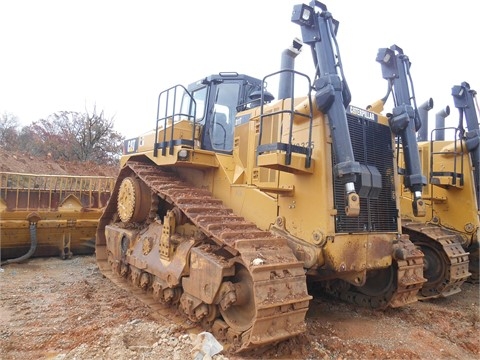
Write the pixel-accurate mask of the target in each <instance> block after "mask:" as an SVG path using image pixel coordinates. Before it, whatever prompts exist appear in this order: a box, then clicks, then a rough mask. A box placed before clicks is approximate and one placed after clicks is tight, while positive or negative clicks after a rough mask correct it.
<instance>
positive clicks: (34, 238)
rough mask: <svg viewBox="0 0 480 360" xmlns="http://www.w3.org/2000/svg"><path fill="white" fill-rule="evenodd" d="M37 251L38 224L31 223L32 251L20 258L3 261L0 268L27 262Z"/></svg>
mask: <svg viewBox="0 0 480 360" xmlns="http://www.w3.org/2000/svg"><path fill="white" fill-rule="evenodd" d="M36 249H37V223H36V222H30V249H29V250H28V252H27V253H26V254H24V255H22V256H20V257H17V258H14V259H8V260H6V261H3V262H2V263H0V266H3V265H7V264H13V263H20V262H22V261H25V260H27V259H28V258H30V257H31V256H32V255H33V254H34V253H35V250H36Z"/></svg>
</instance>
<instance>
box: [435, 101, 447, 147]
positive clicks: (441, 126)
mask: <svg viewBox="0 0 480 360" xmlns="http://www.w3.org/2000/svg"><path fill="white" fill-rule="evenodd" d="M448 115H450V106H448V105H447V106H446V107H445V108H444V109H442V110H440V111H439V112H437V114H436V116H435V129H436V131H435V140H445V118H446V117H447V116H448Z"/></svg>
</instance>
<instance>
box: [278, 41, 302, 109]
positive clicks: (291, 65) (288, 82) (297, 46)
mask: <svg viewBox="0 0 480 360" xmlns="http://www.w3.org/2000/svg"><path fill="white" fill-rule="evenodd" d="M302 46H303V42H302V40H300V39H298V38H295V39H293V42H292V46H290V47H289V48H288V49H285V50H283V52H282V62H281V65H280V70H295V58H296V57H297V55H298V54H300V51H301V50H302ZM293 75H294V74H293V73H291V72H290V71H284V72H282V73H281V74H280V83H279V85H278V99H279V100H283V99H290V98H292V97H293V78H294V76H293Z"/></svg>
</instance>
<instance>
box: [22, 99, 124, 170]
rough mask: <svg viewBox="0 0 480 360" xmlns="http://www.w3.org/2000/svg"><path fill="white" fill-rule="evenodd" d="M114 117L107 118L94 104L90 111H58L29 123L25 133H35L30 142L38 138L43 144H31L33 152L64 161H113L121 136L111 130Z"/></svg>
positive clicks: (109, 162) (119, 151)
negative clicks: (39, 145) (38, 145)
mask: <svg viewBox="0 0 480 360" xmlns="http://www.w3.org/2000/svg"><path fill="white" fill-rule="evenodd" d="M113 125H114V121H113V118H111V119H107V118H106V117H105V115H104V113H103V111H101V112H100V113H97V110H96V107H94V108H93V111H92V112H88V111H86V112H85V113H80V112H74V111H60V112H56V113H53V114H51V115H50V116H48V118H47V119H41V120H39V121H36V122H34V123H32V125H31V126H30V129H28V131H26V133H30V134H31V135H32V134H34V136H33V138H32V140H34V141H33V143H34V144H33V145H35V144H37V142H36V140H38V138H40V139H41V141H42V146H41V147H40V148H38V147H37V146H32V149H31V150H34V149H35V151H37V152H38V153H37V154H35V155H47V154H50V155H51V156H52V157H53V158H56V159H63V160H66V161H92V162H95V163H99V164H112V163H114V162H116V161H117V160H118V157H119V155H120V154H121V151H122V141H123V137H122V135H121V134H120V133H118V132H116V131H114V130H113Z"/></svg>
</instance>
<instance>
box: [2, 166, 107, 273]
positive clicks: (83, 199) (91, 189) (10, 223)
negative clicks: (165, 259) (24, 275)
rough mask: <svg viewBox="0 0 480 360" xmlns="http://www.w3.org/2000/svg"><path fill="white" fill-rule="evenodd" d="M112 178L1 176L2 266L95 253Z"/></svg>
mask: <svg viewBox="0 0 480 360" xmlns="http://www.w3.org/2000/svg"><path fill="white" fill-rule="evenodd" d="M114 182H115V179H114V178H113V177H105V176H71V175H40V174H26V173H13V172H0V250H1V259H2V265H5V264H9V263H16V262H22V261H25V260H27V259H28V258H30V257H42V256H60V257H61V258H63V259H67V258H71V257H72V255H73V254H75V255H85V254H93V253H94V249H95V247H94V239H95V234H96V229H97V226H98V220H99V219H100V217H101V215H102V212H103V209H104V208H105V206H106V205H107V202H108V200H109V198H110V195H111V192H112V190H113V185H114Z"/></svg>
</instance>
